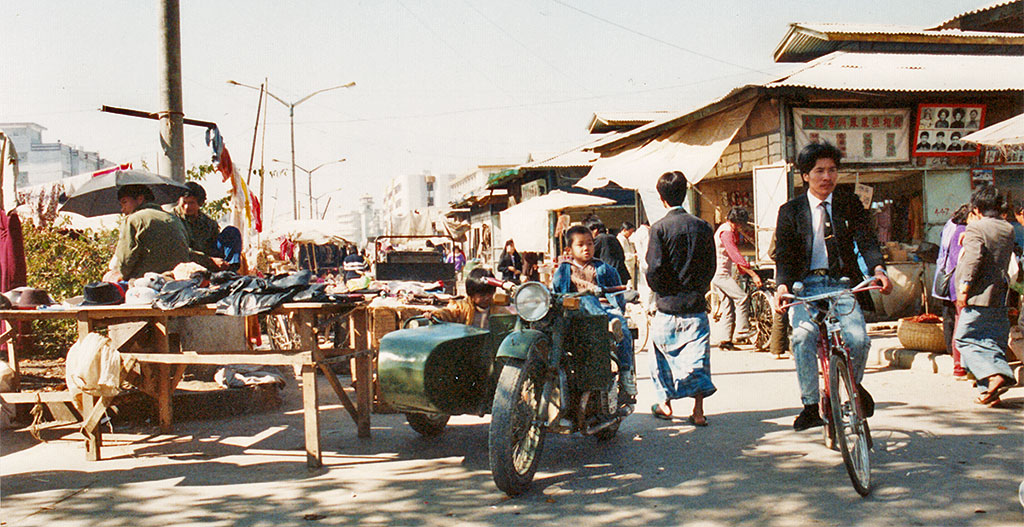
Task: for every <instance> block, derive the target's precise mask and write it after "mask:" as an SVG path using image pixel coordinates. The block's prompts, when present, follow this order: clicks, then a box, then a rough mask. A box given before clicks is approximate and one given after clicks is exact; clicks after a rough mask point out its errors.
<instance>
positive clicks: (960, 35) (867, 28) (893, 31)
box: [773, 22, 1024, 62]
mask: <svg viewBox="0 0 1024 527" xmlns="http://www.w3.org/2000/svg"><path fill="white" fill-rule="evenodd" d="M848 42H878V43H884V44H888V45H896V44H902V45H915V44H916V45H921V44H924V45H942V44H948V45H1015V44H1016V45H1022V44H1024V34H1021V33H1005V32H992V31H961V30H959V29H941V30H939V29H924V28H920V27H915V26H899V25H889V24H844V23H806V22H798V23H794V24H790V25H789V31H787V32H786V36H784V37H783V38H782V41H781V42H780V43H779V45H778V46H776V48H775V53H774V54H773V57H774V58H775V61H776V62H803V61H805V60H806V59H807V58H810V57H819V56H821V55H825V54H826V53H831V52H833V51H836V50H838V49H839V48H840V46H843V45H844V44H845V43H848Z"/></svg>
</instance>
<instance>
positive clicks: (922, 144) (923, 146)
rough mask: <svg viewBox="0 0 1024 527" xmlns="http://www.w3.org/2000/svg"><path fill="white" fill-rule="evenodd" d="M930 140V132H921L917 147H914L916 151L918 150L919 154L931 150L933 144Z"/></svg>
mask: <svg viewBox="0 0 1024 527" xmlns="http://www.w3.org/2000/svg"><path fill="white" fill-rule="evenodd" d="M928 138H929V136H928V132H921V136H920V138H919V139H918V141H917V146H916V147H914V150H917V151H918V152H922V151H925V150H931V148H932V144H931V143H929V142H928Z"/></svg>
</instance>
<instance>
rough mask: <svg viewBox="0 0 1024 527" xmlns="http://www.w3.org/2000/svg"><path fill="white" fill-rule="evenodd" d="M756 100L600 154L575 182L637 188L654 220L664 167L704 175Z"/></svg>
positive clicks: (696, 177) (694, 177)
mask: <svg viewBox="0 0 1024 527" xmlns="http://www.w3.org/2000/svg"><path fill="white" fill-rule="evenodd" d="M756 102H757V99H756V98H754V99H750V100H748V101H746V102H744V103H742V104H740V105H737V106H734V107H733V108H730V109H728V110H725V111H722V112H720V113H718V114H715V115H713V116H709V117H706V118H704V119H700V120H698V121H694V122H691V123H688V124H685V125H683V126H682V127H679V128H676V129H673V130H670V131H667V132H662V133H661V134H660V135H658V136H656V137H654V138H653V139H650V140H648V141H647V142H646V143H643V144H642V146H638V147H636V148H632V149H629V150H624V151H620V152H619V153H616V154H615V155H611V156H606V157H601V158H600V159H598V160H597V161H596V162H595V163H594V167H593V168H592V169H590V173H589V174H587V176H586V177H584V178H583V179H581V180H580V181H579V182H578V183H576V186H577V187H581V188H585V189H587V190H593V189H595V188H598V187H603V186H605V185H607V184H608V183H612V182H614V183H616V184H618V185H619V186H620V187H623V188H628V189H636V190H637V191H638V192H639V193H640V197H641V199H643V203H644V209H645V210H646V211H647V215H648V218H649V219H650V221H652V222H653V221H656V220H657V219H659V218H661V216H662V215H663V214H664V212H663V211H664V208H663V207H662V206H661V202H660V200H659V199H658V195H657V191H656V190H655V185H656V184H657V182H658V178H659V177H661V175H662V174H664V173H665V172H672V171H679V172H682V173H683V174H684V175H686V179H687V181H689V182H690V183H691V184H694V185H695V184H697V183H698V182H700V181H701V180H702V179H704V177H705V176H707V174H708V172H710V171H711V169H713V168H714V166H715V163H718V160H719V158H721V157H722V152H723V151H725V148H726V147H727V146H729V143H731V142H732V140H733V138H734V137H735V136H736V132H737V131H739V129H740V127H741V126H743V123H745V122H746V121H747V117H748V116H749V115H750V110H751V109H753V108H754V104H755V103H756ZM659 211H660V212H659Z"/></svg>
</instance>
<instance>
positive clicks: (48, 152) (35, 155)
mask: <svg viewBox="0 0 1024 527" xmlns="http://www.w3.org/2000/svg"><path fill="white" fill-rule="evenodd" d="M0 130H3V131H4V133H5V134H7V136H8V137H10V138H11V140H12V141H13V142H14V147H15V149H17V151H18V182H17V184H18V186H19V187H27V186H30V185H39V184H41V183H49V182H51V181H57V180H60V179H64V178H68V177H71V176H75V175H78V174H85V173H88V172H94V171H96V170H99V169H101V168H106V167H110V166H113V163H111V162H110V161H107V160H106V159H103V158H101V157H100V156H99V154H97V153H96V152H89V151H86V150H82V149H79V148H77V147H74V146H70V145H66V144H63V143H61V142H60V141H57V142H56V143H44V142H43V130H46V128H45V127H43V126H40V125H38V124H36V123H0Z"/></svg>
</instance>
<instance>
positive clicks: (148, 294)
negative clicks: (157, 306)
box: [124, 287, 159, 306]
mask: <svg viewBox="0 0 1024 527" xmlns="http://www.w3.org/2000/svg"><path fill="white" fill-rule="evenodd" d="M157 296H159V294H158V293H157V292H156V290H155V289H151V288H149V287H132V288H130V289H128V292H126V293H125V294H124V303H125V304H131V305H136V306H138V305H145V306H148V305H152V304H153V302H154V301H155V300H156V297H157Z"/></svg>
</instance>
